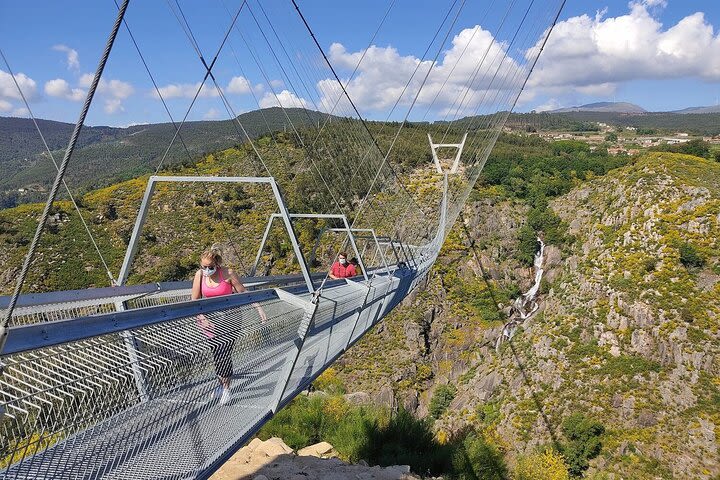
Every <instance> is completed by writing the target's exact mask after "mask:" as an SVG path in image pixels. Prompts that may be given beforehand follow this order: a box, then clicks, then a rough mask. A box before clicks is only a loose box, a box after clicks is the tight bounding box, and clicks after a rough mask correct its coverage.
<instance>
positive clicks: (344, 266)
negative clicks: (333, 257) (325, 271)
mask: <svg viewBox="0 0 720 480" xmlns="http://www.w3.org/2000/svg"><path fill="white" fill-rule="evenodd" d="M355 275H356V273H355V265H353V264H352V263H350V262H348V259H347V254H346V253H345V252H340V255H338V261H337V262H335V263H333V264H332V267H330V278H332V279H333V280H337V279H338V278H348V277H354V276H355Z"/></svg>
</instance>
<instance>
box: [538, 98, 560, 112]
mask: <svg viewBox="0 0 720 480" xmlns="http://www.w3.org/2000/svg"><path fill="white" fill-rule="evenodd" d="M562 107H563V105H562V104H561V103H560V102H559V101H558V100H557V99H556V98H551V99H549V100H548V101H547V102H545V103H543V104H542V105H538V106H537V107H535V108H534V110H535V111H537V112H549V111H551V110H557V109H559V108H562Z"/></svg>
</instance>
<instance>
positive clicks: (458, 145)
mask: <svg viewBox="0 0 720 480" xmlns="http://www.w3.org/2000/svg"><path fill="white" fill-rule="evenodd" d="M427 136H428V140H429V141H430V150H432V156H433V162H435V168H436V169H437V171H438V173H439V174H443V173H444V172H443V168H442V165H440V159H439V158H438V155H437V149H438V148H456V149H457V152H456V153H455V158H454V159H452V160H453V164H452V167H450V173H457V171H458V167H459V166H460V155H462V152H463V148H465V140H467V132H465V135H463V138H462V140H461V141H460V143H433V140H432V137H431V136H430V134H429V133H428V134H427ZM443 160H445V159H443ZM448 160H449V159H448Z"/></svg>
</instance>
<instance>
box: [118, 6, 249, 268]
mask: <svg viewBox="0 0 720 480" xmlns="http://www.w3.org/2000/svg"><path fill="white" fill-rule="evenodd" d="M114 2H115V5H116V6H117V0H114ZM240 8H242V6H241V7H240ZM123 24H124V25H125V29H126V30H127V32H128V35H129V36H130V40H131V42H132V44H133V45H134V47H135V50H136V51H137V53H138V56H139V57H140V61H141V62H142V64H143V67H144V68H145V71H146V72H147V74H148V76H149V77H150V81H151V82H152V84H153V88H154V89H155V93H156V94H157V96H158V98H159V99H160V102H161V103H162V105H163V108H164V109H165V112H166V113H167V115H168V118H169V119H170V123H171V124H172V126H173V129H174V130H175V132H174V134H173V141H174V139H175V138H178V139H179V141H180V144H181V145H182V147H183V150H184V151H185V154H186V155H187V158H188V160H189V161H190V163H191V165H192V167H193V169H194V170H195V172H196V173H197V174H198V175H200V171H199V170H198V168H197V164H196V163H195V161H194V160H193V158H192V155H191V154H190V150H189V148H188V146H187V144H186V143H185V140H184V139H183V137H182V134H181V133H180V129H181V128H182V126H183V124H180V125H178V124H177V123H176V122H175V119H174V118H173V115H172V113H171V112H170V108H169V107H168V105H167V102H166V101H165V98H164V97H163V95H162V92H161V91H160V88H159V87H158V84H157V82H156V80H155V77H154V76H153V74H152V72H151V71H150V67H149V65H148V63H147V61H146V60H145V56H144V55H143V53H142V50H141V49H140V46H139V45H138V43H137V41H136V39H135V36H134V35H133V33H132V30H131V29H130V25H129V24H128V22H127V20H126V19H124V18H123ZM198 94H199V91H198V92H196V94H195V98H193V101H192V102H191V105H190V107H189V108H188V111H187V112H186V114H185V117H184V119H183V123H184V122H185V119H187V116H188V114H189V112H190V110H191V109H192V105H193V104H194V102H195V101H196V99H197V96H198ZM171 146H172V142H171V145H170V146H168V148H167V149H166V150H165V154H164V155H163V157H162V158H161V159H160V162H159V163H158V165H157V167H156V168H155V174H156V175H157V174H158V173H159V172H160V168H161V167H162V164H163V163H164V160H165V157H166V156H167V154H168V152H169V151H170V148H171ZM208 195H209V194H208V193H207V192H206V193H205V196H206V198H207V196H208ZM208 204H209V205H210V206H211V208H212V209H213V212H214V214H215V216H216V217H218V218H220V219H221V222H220V226H221V228H222V230H223V234H224V235H225V237H226V238H227V241H228V243H229V244H230V246H231V248H232V249H233V253H235V256H236V257H237V259H238V262H239V264H240V268H241V269H242V270H244V271H245V272H246V273H247V268H246V267H245V266H244V264H243V261H242V257H241V256H240V254H239V253H238V251H237V248H236V245H235V242H233V241H232V239H231V238H230V234H229V232H228V229H227V226H226V225H225V222H224V220H222V218H223V217H222V215H221V214H220V212H219V211H218V210H217V207H216V206H215V204H214V203H213V202H211V201H209V202H208Z"/></svg>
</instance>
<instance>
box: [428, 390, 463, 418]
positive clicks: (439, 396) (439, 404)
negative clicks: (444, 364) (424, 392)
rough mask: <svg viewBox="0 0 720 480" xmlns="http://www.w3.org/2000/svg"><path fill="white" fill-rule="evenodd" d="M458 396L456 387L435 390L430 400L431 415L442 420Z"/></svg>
mask: <svg viewBox="0 0 720 480" xmlns="http://www.w3.org/2000/svg"><path fill="white" fill-rule="evenodd" d="M456 394H457V388H455V386H454V385H440V386H439V387H437V388H436V389H435V392H434V393H433V396H432V398H431V399H430V415H431V416H432V417H433V418H440V416H441V415H442V414H443V413H445V410H447V408H448V407H449V406H450V402H452V401H453V399H454V398H455V395H456Z"/></svg>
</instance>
